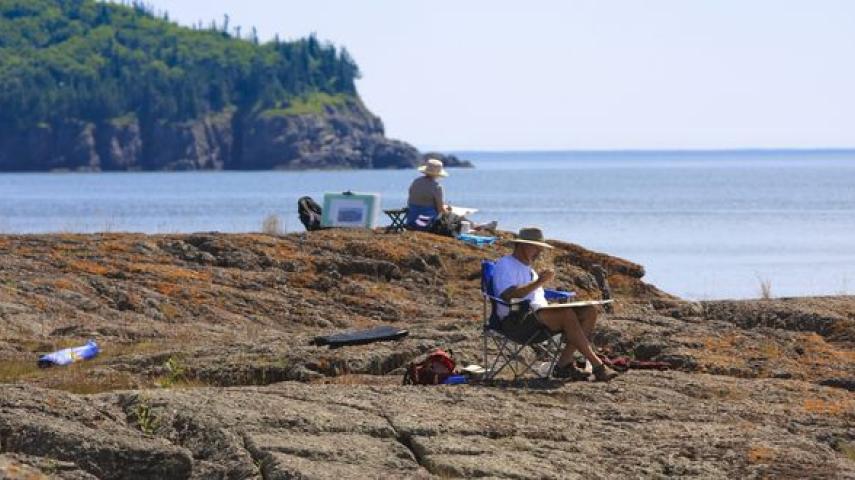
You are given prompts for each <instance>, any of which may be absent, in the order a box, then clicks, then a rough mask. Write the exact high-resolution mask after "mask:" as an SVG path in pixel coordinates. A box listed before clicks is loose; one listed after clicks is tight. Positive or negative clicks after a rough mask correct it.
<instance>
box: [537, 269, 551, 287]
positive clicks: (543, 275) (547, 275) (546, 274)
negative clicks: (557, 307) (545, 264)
mask: <svg viewBox="0 0 855 480" xmlns="http://www.w3.org/2000/svg"><path fill="white" fill-rule="evenodd" d="M553 279H555V270H552V269H546V270H543V271H542V272H539V273H538V274H537V280H538V281H539V282H540V284H541V285H543V284H545V283H549V282H551V281H552V280H553Z"/></svg>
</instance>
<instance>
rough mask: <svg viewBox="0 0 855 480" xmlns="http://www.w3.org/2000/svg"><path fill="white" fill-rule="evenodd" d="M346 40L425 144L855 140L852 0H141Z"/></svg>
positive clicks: (369, 88)
mask: <svg viewBox="0 0 855 480" xmlns="http://www.w3.org/2000/svg"><path fill="white" fill-rule="evenodd" d="M149 1H151V2H152V3H153V4H154V5H155V7H156V8H158V9H164V10H166V11H168V12H169V14H170V16H171V17H172V19H173V20H177V21H178V22H179V23H182V24H187V25H189V24H191V23H194V22H196V21H198V20H203V21H205V23H206V24H207V23H208V22H209V21H210V20H211V19H217V21H218V22H220V21H221V20H222V18H223V14H224V13H228V14H229V15H230V17H231V24H232V25H242V26H243V27H244V29H243V31H244V32H247V31H248V30H249V28H250V27H251V26H255V27H257V28H258V31H259V34H260V37H261V38H262V40H266V39H270V38H272V37H273V35H274V34H276V33H279V35H280V36H281V37H282V38H283V39H288V38H296V37H302V36H305V35H308V34H309V33H311V32H315V33H316V34H317V35H318V37H319V38H320V39H322V40H328V41H330V42H332V43H334V44H335V45H338V46H345V47H346V48H347V49H348V50H349V51H350V53H351V55H352V56H353V57H354V58H355V59H356V61H357V63H358V64H359V67H360V69H361V71H362V75H363V76H362V79H361V80H359V82H358V84H357V85H358V89H359V92H360V94H361V96H362V98H363V99H364V100H365V102H366V104H367V105H368V107H369V108H370V109H371V110H372V111H373V112H374V113H376V114H378V115H379V116H380V117H381V118H382V119H383V121H384V123H385V125H386V130H387V133H388V134H389V136H391V137H393V138H399V139H402V140H406V141H408V142H411V143H413V144H415V145H416V146H418V147H420V148H423V149H427V148H437V149H445V150H454V149H458V150H459V149H489V150H502V149H589V148H594V149H627V148H644V149H646V148H743V147H855V1H851V0H837V1H834V0H803V1H790V0H751V1H746V0H644V1H641V0H623V1H621V0H612V1H606V0H589V1H571V0H537V1H531V2H523V1H520V0H513V1H506V0H465V1H462V0H433V1H430V2H414V1H402V0H362V1H353V0H301V1H293V0H284V1H272V0H269V1H264V0H241V1H226V0H149Z"/></svg>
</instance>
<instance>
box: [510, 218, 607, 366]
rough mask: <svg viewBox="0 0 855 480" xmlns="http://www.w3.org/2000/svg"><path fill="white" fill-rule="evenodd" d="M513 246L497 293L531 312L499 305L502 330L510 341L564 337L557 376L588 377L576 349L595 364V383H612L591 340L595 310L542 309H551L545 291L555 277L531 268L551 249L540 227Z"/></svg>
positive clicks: (525, 232) (526, 231)
mask: <svg viewBox="0 0 855 480" xmlns="http://www.w3.org/2000/svg"><path fill="white" fill-rule="evenodd" d="M510 241H511V242H513V243H514V251H513V253H511V254H510V255H505V256H504V257H502V258H500V259H499V260H497V261H496V266H495V269H494V270H493V291H494V292H496V293H498V294H499V296H500V297H501V298H502V300H504V301H506V302H510V301H511V300H512V299H525V300H528V302H529V304H530V308H529V309H526V310H519V311H513V312H512V311H510V309H509V308H508V307H507V306H504V305H501V304H500V305H498V306H497V308H498V309H499V310H498V311H497V314H498V315H499V318H500V319H501V323H500V325H499V330H500V331H501V332H503V333H504V334H506V335H507V336H509V337H510V338H514V337H524V338H527V337H530V336H531V335H533V334H534V333H535V332H537V331H538V330H539V329H541V328H543V327H547V328H548V329H549V331H551V332H554V333H564V336H565V338H566V341H567V344H566V345H565V347H564V350H563V351H562V352H561V356H560V357H559V358H558V363H557V365H556V368H555V370H554V371H553V376H555V377H557V378H567V379H573V380H583V379H587V378H588V374H587V373H585V372H584V371H582V370H579V369H578V368H576V366H575V365H574V361H573V353H574V351H575V350H577V349H578V350H579V352H580V353H581V354H582V355H584V356H585V358H586V359H588V361H589V362H591V365H592V366H593V374H594V378H595V379H596V381H598V382H608V381H609V380H611V379H612V378H614V377H615V376H616V375H617V373H616V372H615V371H614V370H612V369H610V368H609V367H607V366H606V365H605V364H604V363H603V361H602V360H601V359H600V357H598V356H597V354H596V353H594V349H593V347H592V346H591V342H590V340H589V337H590V336H591V333H592V332H593V331H594V326H595V325H596V323H597V310H596V308H595V307H593V306H590V305H588V306H579V307H572V308H555V309H553V308H543V307H546V306H547V305H548V303H547V301H546V296H545V294H544V291H543V286H544V285H545V284H547V283H549V282H550V281H552V279H553V278H555V271H554V270H551V269H545V270H542V271H541V272H535V271H534V269H533V268H532V267H531V266H532V264H533V263H534V261H535V260H536V259H537V258H538V257H539V256H540V254H541V253H542V252H543V250H544V249H552V248H553V247H552V245H550V244H548V243H546V242H545V240H544V238H543V232H542V231H541V230H540V229H539V228H536V227H528V228H523V229H520V231H519V235H517V237H516V238H515V239H513V240H510Z"/></svg>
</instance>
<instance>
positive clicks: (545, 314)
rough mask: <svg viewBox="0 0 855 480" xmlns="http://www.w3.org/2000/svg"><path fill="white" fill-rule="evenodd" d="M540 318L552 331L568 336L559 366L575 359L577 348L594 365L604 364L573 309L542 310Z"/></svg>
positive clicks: (559, 359) (539, 314)
mask: <svg viewBox="0 0 855 480" xmlns="http://www.w3.org/2000/svg"><path fill="white" fill-rule="evenodd" d="M538 320H540V323H542V324H544V325H546V326H547V327H549V329H550V330H552V331H560V332H564V335H565V336H566V337H567V345H566V346H565V347H564V350H563V351H562V352H561V356H560V357H559V358H558V365H559V366H564V365H567V364H569V363H570V362H571V361H573V351H574V350H575V349H579V351H580V352H582V355H584V356H585V358H587V359H588V361H589V362H591V364H592V365H594V366H597V365H602V363H603V362H602V361H601V360H600V358H599V357H598V356H597V354H595V353H594V351H593V350H592V349H591V343H590V342H589V341H588V338H587V337H586V336H585V332H584V330H582V326H581V325H579V320H578V319H577V318H576V314H575V313H574V312H573V310H571V309H566V308H562V309H560V310H545V311H541V312H539V313H538ZM574 347H575V348H574Z"/></svg>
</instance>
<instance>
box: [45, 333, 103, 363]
mask: <svg viewBox="0 0 855 480" xmlns="http://www.w3.org/2000/svg"><path fill="white" fill-rule="evenodd" d="M100 352H101V350H100V349H99V348H98V344H97V343H95V340H89V341H88V342H86V345H83V346H82V347H74V348H66V349H63V350H57V351H55V352H53V353H48V354H46V355H42V356H40V357H39V368H48V367H53V366H55V365H70V364H72V363H74V362H78V361H81V360H90V359H92V358H95V357H97V356H98V353H100Z"/></svg>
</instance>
